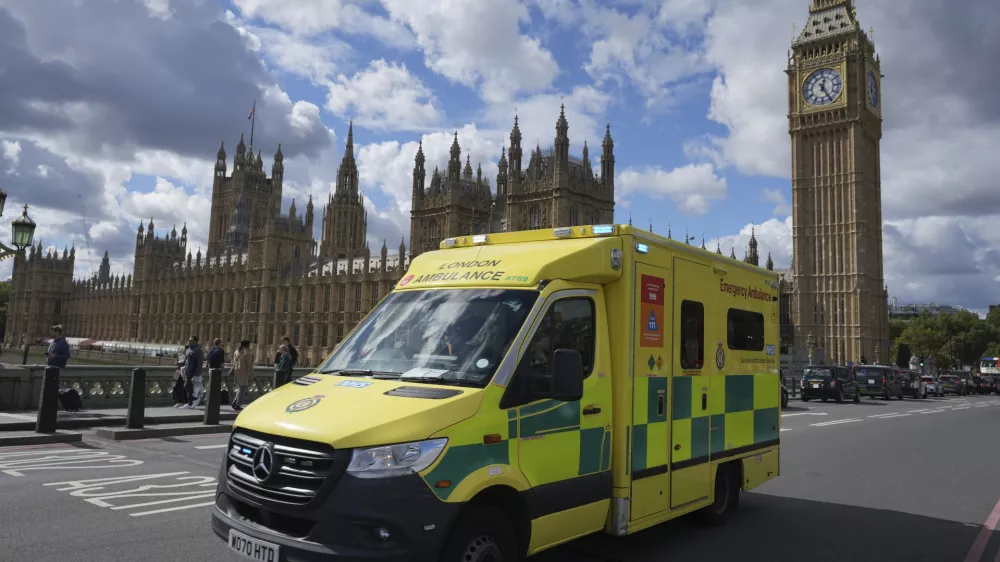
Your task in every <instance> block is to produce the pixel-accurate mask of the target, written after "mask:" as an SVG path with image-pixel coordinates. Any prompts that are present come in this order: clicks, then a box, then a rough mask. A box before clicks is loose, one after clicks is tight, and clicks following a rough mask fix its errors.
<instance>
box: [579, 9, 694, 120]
mask: <svg viewBox="0 0 1000 562" xmlns="http://www.w3.org/2000/svg"><path fill="white" fill-rule="evenodd" d="M695 1H696V0H683V2H677V1H668V2H665V3H664V4H663V5H662V6H661V7H660V11H659V15H656V14H654V13H651V12H650V11H647V10H639V11H638V12H636V13H632V14H629V13H625V12H621V11H618V10H616V9H614V8H610V7H605V6H597V5H595V4H594V3H592V2H591V1H589V0H585V1H583V2H582V10H581V13H582V17H583V20H584V22H585V24H584V26H583V28H582V30H583V31H584V33H586V34H587V35H588V36H589V37H591V38H593V39H594V41H593V43H592V44H591V47H590V60H589V61H588V62H587V64H586V65H584V69H585V70H586V71H587V72H588V73H589V74H590V75H591V76H592V77H594V78H595V79H596V80H597V81H598V84H603V83H604V82H605V81H607V80H621V79H622V78H623V77H624V78H627V79H628V80H629V81H630V82H631V83H632V84H633V85H634V86H635V87H636V88H637V89H638V90H639V92H640V93H641V94H642V95H643V97H644V98H645V99H646V107H647V109H649V110H658V109H663V108H664V107H666V106H668V105H669V104H670V103H671V102H672V101H673V100H672V97H673V95H674V93H675V92H674V90H673V89H672V88H673V87H674V86H675V85H677V83H678V82H681V81H683V80H685V79H687V78H689V77H691V76H693V75H695V74H698V73H701V72H705V71H707V70H710V67H709V66H708V65H707V64H706V63H705V60H704V57H703V53H702V52H701V51H700V50H698V49H690V48H688V47H687V46H686V45H685V44H684V43H682V42H678V41H672V40H671V39H670V38H669V37H668V35H667V33H666V31H667V29H670V28H673V29H675V30H676V29H678V26H679V28H680V29H687V28H688V27H690V26H691V25H693V23H694V22H695V21H699V17H703V16H704V15H705V14H704V13H701V12H703V11H704V10H703V9H696V8H698V6H697V5H696V4H695V3H693V2H695ZM698 13H701V16H698V17H696V14H698Z"/></svg>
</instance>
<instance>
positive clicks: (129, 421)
mask: <svg viewBox="0 0 1000 562" xmlns="http://www.w3.org/2000/svg"><path fill="white" fill-rule="evenodd" d="M145 420H146V369H132V388H131V389H129V394H128V414H126V416H125V429H142V426H143V423H145Z"/></svg>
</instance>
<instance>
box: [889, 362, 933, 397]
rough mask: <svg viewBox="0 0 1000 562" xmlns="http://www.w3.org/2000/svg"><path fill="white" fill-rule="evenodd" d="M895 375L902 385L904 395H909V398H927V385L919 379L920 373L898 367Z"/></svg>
mask: <svg viewBox="0 0 1000 562" xmlns="http://www.w3.org/2000/svg"><path fill="white" fill-rule="evenodd" d="M896 376H898V377H899V381H900V383H901V384H902V385H903V394H904V395H905V396H909V397H910V398H927V387H926V385H925V384H924V381H923V380H921V378H920V373H918V372H917V371H907V370H903V369H900V370H897V371H896Z"/></svg>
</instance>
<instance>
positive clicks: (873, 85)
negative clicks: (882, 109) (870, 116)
mask: <svg viewBox="0 0 1000 562" xmlns="http://www.w3.org/2000/svg"><path fill="white" fill-rule="evenodd" d="M867 90H868V104H869V105H871V106H872V109H878V102H879V99H878V80H877V79H876V77H875V72H873V71H871V70H869V71H868V88H867Z"/></svg>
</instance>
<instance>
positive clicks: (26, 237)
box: [0, 189, 35, 261]
mask: <svg viewBox="0 0 1000 562" xmlns="http://www.w3.org/2000/svg"><path fill="white" fill-rule="evenodd" d="M6 203H7V192H6V191H4V190H3V189H0V216H3V207H4V205H5V204H6ZM10 226H11V238H12V240H11V242H12V244H13V245H14V247H13V248H11V247H10V246H7V245H6V244H4V243H3V242H0V261H2V260H5V259H7V258H11V257H14V256H16V255H18V254H21V253H24V249H25V248H27V247H28V246H30V245H31V242H32V240H33V239H34V237H35V221H33V220H31V218H30V217H29V216H28V205H25V206H24V212H23V213H22V214H21V216H20V217H18V218H17V219H15V220H14V222H13V223H11V225H10Z"/></svg>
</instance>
